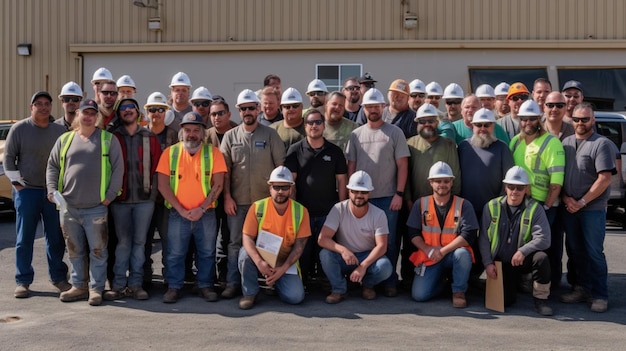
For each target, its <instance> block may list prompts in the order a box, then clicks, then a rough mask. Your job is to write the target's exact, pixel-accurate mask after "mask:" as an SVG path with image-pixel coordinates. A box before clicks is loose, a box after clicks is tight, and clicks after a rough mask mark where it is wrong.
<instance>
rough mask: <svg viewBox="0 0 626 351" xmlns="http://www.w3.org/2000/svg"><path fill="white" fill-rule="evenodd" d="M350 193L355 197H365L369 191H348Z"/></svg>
mask: <svg viewBox="0 0 626 351" xmlns="http://www.w3.org/2000/svg"><path fill="white" fill-rule="evenodd" d="M350 193H352V194H355V195H367V194H369V193H370V192H369V191H361V190H350Z"/></svg>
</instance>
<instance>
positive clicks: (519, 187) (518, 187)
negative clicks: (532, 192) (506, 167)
mask: <svg viewBox="0 0 626 351" xmlns="http://www.w3.org/2000/svg"><path fill="white" fill-rule="evenodd" d="M506 188H507V189H509V190H511V191H514V190H517V191H524V190H526V185H515V184H507V185H506Z"/></svg>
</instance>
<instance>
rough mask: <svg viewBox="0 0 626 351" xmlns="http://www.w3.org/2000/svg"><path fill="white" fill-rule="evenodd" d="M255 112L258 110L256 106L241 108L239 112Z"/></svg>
mask: <svg viewBox="0 0 626 351" xmlns="http://www.w3.org/2000/svg"><path fill="white" fill-rule="evenodd" d="M254 110H256V106H240V107H239V111H241V112H246V111H254Z"/></svg>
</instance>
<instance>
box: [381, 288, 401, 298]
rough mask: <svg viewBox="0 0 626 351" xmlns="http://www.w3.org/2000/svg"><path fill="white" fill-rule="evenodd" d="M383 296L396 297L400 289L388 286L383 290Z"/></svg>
mask: <svg viewBox="0 0 626 351" xmlns="http://www.w3.org/2000/svg"><path fill="white" fill-rule="evenodd" d="M383 295H385V296H386V297H396V296H398V289H396V288H395V287H393V286H386V287H385V289H384V290H383Z"/></svg>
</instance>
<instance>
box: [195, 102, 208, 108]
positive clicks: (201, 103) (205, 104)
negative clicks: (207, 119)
mask: <svg viewBox="0 0 626 351" xmlns="http://www.w3.org/2000/svg"><path fill="white" fill-rule="evenodd" d="M210 104H211V101H194V102H193V105H194V106H195V107H200V106H202V107H209V105H210Z"/></svg>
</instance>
